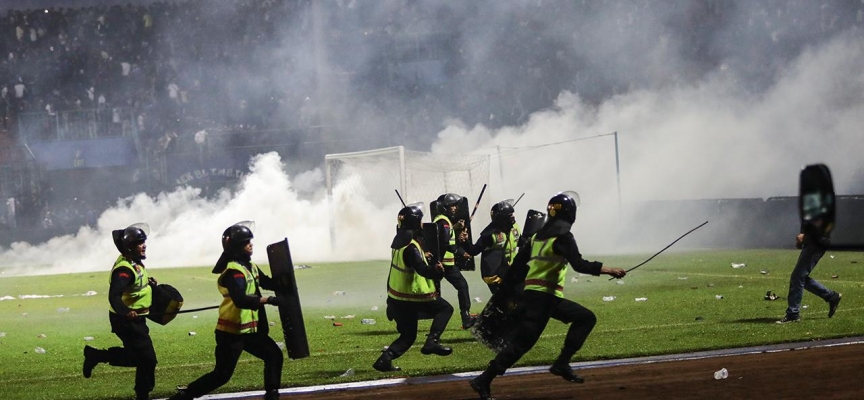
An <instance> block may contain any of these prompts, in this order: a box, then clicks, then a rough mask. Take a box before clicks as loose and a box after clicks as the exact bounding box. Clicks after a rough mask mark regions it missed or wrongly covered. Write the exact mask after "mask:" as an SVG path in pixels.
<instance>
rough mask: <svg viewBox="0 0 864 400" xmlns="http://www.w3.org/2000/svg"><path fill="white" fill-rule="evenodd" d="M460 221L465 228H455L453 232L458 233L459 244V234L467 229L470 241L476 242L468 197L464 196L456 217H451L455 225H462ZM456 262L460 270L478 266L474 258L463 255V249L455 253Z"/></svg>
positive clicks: (471, 269)
mask: <svg viewBox="0 0 864 400" xmlns="http://www.w3.org/2000/svg"><path fill="white" fill-rule="evenodd" d="M459 221H462V224H461V225H462V226H463V229H454V232H453V234H454V235H456V238H457V245H458V238H459V235H460V234H461V233H462V231H463V230H466V231H467V232H468V241H469V242H471V243H474V235H473V232H472V229H471V211H470V209H469V208H468V198H467V197H463V198H462V200H460V201H459V210H457V211H456V217H455V218H451V221H450V222H452V223H453V225H456V226H458V225H460V224H459V223H458V222H459ZM454 262H455V263H456V266H457V267H459V270H460V271H473V270H474V269H475V268H476V267H475V265H474V258H473V257H463V256H462V251H460V252H459V254H456V255H455V260H454Z"/></svg>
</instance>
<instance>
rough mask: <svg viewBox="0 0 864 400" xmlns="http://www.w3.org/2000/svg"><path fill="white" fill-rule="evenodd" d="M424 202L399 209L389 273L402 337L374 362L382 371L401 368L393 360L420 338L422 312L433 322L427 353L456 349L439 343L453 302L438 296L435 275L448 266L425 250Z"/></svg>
mask: <svg viewBox="0 0 864 400" xmlns="http://www.w3.org/2000/svg"><path fill="white" fill-rule="evenodd" d="M422 220H423V209H422V204H420V203H414V204H409V205H408V206H405V207H404V208H402V209H401V210H399V215H398V217H397V225H396V236H395V237H393V242H392V244H391V245H390V248H391V260H390V273H389V275H388V276H387V318H388V319H389V320H391V321H396V330H397V331H398V332H399V337H398V338H396V340H394V341H393V343H391V344H390V346H389V347H387V350H384V351H383V352H381V356H380V357H378V359H377V360H375V363H374V364H373V365H372V367H373V368H375V369H376V370H378V371H381V372H389V371H399V370H400V368H399V367H395V366H393V360H394V359H396V358H399V357H400V356H401V355H402V354H404V353H405V352H406V351H408V349H409V348H410V347H411V345H413V344H414V341H415V340H417V321H418V320H419V319H420V315H421V314H423V315H431V316H432V326H431V327H430V328H429V333H428V334H427V335H426V343H425V344H424V345H423V347H422V348H421V349H420V352H421V353H423V354H427V355H428V354H436V355H439V356H447V355H450V354H451V353H453V350H452V349H451V348H449V347H444V346H442V345H441V344H440V343H439V339H440V338H441V333H443V332H444V329H445V328H446V327H447V323H448V322H449V321H450V317H451V316H453V306H451V305H450V303H448V302H447V301H446V300H444V299H442V298H441V297H439V296H438V293H437V291H436V289H435V281H434V280H435V279H440V278H441V276H442V275H443V273H444V267H443V266H442V265H441V264H440V263H436V264H434V265H429V262H428V260H427V258H426V252H425V251H424V250H423V236H422V231H421V227H422V223H421V221H422Z"/></svg>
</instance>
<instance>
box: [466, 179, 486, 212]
mask: <svg viewBox="0 0 864 400" xmlns="http://www.w3.org/2000/svg"><path fill="white" fill-rule="evenodd" d="M485 191H486V184H485V183H484V184H483V189H481V190H480V196H477V202H476V203H474V211H471V217H470V218H468V219H469V220H473V219H474V213H476V212H477V207H478V206H480V200H481V199H482V198H483V192H485Z"/></svg>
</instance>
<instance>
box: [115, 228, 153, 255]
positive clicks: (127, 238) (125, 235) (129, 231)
mask: <svg viewBox="0 0 864 400" xmlns="http://www.w3.org/2000/svg"><path fill="white" fill-rule="evenodd" d="M149 234H150V226H149V225H147V224H146V223H143V222H139V223H137V224H132V225H129V226H128V227H126V228H125V229H116V230H113V231H111V238H112V239H113V240H114V247H116V248H117V250H118V251H120V253H121V254H124V255H126V256H133V252H132V248H133V247H135V246H136V245H138V244H139V243H142V242H144V241H145V240H147V235H149Z"/></svg>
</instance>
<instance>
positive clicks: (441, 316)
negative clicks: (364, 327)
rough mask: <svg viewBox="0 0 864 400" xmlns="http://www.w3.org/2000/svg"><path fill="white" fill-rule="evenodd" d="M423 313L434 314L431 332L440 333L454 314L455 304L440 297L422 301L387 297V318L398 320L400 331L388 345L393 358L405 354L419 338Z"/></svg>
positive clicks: (397, 328) (397, 324)
mask: <svg viewBox="0 0 864 400" xmlns="http://www.w3.org/2000/svg"><path fill="white" fill-rule="evenodd" d="M421 314H422V315H424V316H430V315H431V316H432V326H431V327H430V328H429V332H430V333H432V332H437V333H438V334H440V333H441V332H444V329H446V328H447V323H448V322H450V317H451V316H453V306H451V305H450V303H448V302H447V300H444V299H442V298H440V297H439V298H438V299H436V300H435V301H422V302H420V301H418V302H413V301H401V300H395V299H393V298H390V297H388V298H387V318H389V319H391V320H393V321H396V331H397V332H399V337H398V338H396V340H394V341H393V343H391V344H390V347H388V350H389V351H390V352H391V353H392V354H393V358H397V357H399V356H401V355H402V354H405V352H406V351H408V349H409V348H411V345H413V344H414V342H415V341H416V340H417V321H418V320H419V319H420V316H421Z"/></svg>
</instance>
